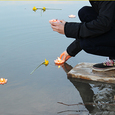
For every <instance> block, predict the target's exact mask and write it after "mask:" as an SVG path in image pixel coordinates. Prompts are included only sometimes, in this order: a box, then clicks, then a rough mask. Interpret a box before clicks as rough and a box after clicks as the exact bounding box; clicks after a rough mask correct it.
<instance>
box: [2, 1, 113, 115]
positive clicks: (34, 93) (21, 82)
mask: <svg viewBox="0 0 115 115" xmlns="http://www.w3.org/2000/svg"><path fill="white" fill-rule="evenodd" d="M84 5H89V3H88V1H81V2H80V1H76V2H67V1H61V2H59V1H55V2H53V1H52V2H50V1H44V2H41V1H38V2H16V1H12V2H2V1H1V2H0V41H1V42H0V77H3V78H7V79H8V83H7V84H5V85H1V86H0V91H1V93H0V98H1V100H0V115H57V114H60V115H77V114H81V115H88V114H96V113H97V112H103V113H107V112H108V111H109V112H114V110H113V108H114V106H111V107H110V106H109V107H108V106H107V107H108V108H107V107H106V109H104V107H105V106H106V105H104V107H103V106H99V105H97V106H92V105H90V106H84V105H75V106H66V105H63V104H60V103H58V102H63V103H67V104H78V103H86V102H93V103H95V102H97V101H98V102H100V100H97V99H100V97H101V94H103V93H102V92H103V90H104V91H105V93H104V94H103V95H105V94H108V95H107V97H106V98H104V99H105V100H102V102H108V99H110V98H111V101H110V100H109V101H110V102H111V103H112V102H113V96H114V86H113V85H110V84H102V83H90V82H84V81H79V80H74V79H68V78H67V74H66V72H67V71H69V70H70V69H71V68H72V67H74V66H75V65H76V64H77V63H79V62H102V61H103V60H104V59H105V57H99V56H94V55H90V54H86V53H85V52H84V51H82V52H80V53H79V54H78V55H77V56H76V57H75V58H71V59H70V60H68V61H67V64H66V65H65V66H64V67H61V68H58V67H57V66H55V64H54V60H55V59H56V58H57V57H58V56H59V55H60V54H61V53H62V52H63V51H64V50H66V47H67V46H68V45H69V44H70V43H71V42H72V41H73V40H74V39H71V38H66V37H65V36H64V35H60V34H58V33H56V32H53V30H52V29H51V27H50V24H49V20H50V19H64V20H65V21H77V22H80V21H79V19H78V17H77V12H78V10H79V9H80V8H81V7H82V6H84ZM34 6H36V7H41V8H42V7H46V8H59V9H62V10H47V11H45V12H41V10H38V11H36V12H33V11H32V8H33V7H34ZM70 14H74V15H76V18H74V19H70V18H68V15H70ZM45 58H46V59H47V60H49V65H48V66H47V67H45V66H44V65H42V66H41V67H40V68H39V69H37V70H36V71H35V72H34V73H33V74H32V75H30V72H31V71H32V70H33V69H35V68H36V67H37V66H38V65H39V64H40V63H42V62H43V61H44V60H45ZM68 68H69V69H68ZM65 70H66V71H65ZM99 94H100V95H99ZM102 99H103V98H102ZM108 103H109V102H108ZM107 110H108V111H107ZM99 114H100V113H99Z"/></svg>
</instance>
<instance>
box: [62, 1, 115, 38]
mask: <svg viewBox="0 0 115 115" xmlns="http://www.w3.org/2000/svg"><path fill="white" fill-rule="evenodd" d="M90 3H91V5H92V7H93V8H94V10H95V11H96V12H97V13H98V16H97V19H95V20H92V21H90V22H81V23H75V22H66V24H65V27H64V31H65V35H66V37H71V38H76V39H77V38H79V39H80V38H88V37H92V38H93V37H96V36H99V35H101V34H104V33H105V32H107V31H109V30H110V29H111V28H112V27H115V1H104V0H103V1H90Z"/></svg>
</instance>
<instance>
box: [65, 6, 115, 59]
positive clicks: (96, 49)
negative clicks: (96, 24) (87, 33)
mask: <svg viewBox="0 0 115 115" xmlns="http://www.w3.org/2000/svg"><path fill="white" fill-rule="evenodd" d="M78 15H79V18H80V20H81V22H90V21H92V20H94V19H96V18H97V16H98V14H97V13H96V12H95V11H94V9H93V8H92V7H89V6H85V7H83V8H81V9H80V10H79V12H78ZM82 49H83V50H84V51H85V52H87V53H90V54H94V55H100V56H107V57H109V58H110V59H115V28H111V30H110V31H108V32H107V33H105V34H103V35H100V36H98V37H95V38H82V39H79V40H78V39H77V40H75V41H74V42H73V43H71V44H70V45H69V46H68V48H67V52H68V53H70V55H71V56H75V55H76V54H77V53H78V52H80V51H81V50H82Z"/></svg>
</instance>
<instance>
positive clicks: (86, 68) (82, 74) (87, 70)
mask: <svg viewBox="0 0 115 115" xmlns="http://www.w3.org/2000/svg"><path fill="white" fill-rule="evenodd" d="M94 64H95V63H79V64H77V65H76V66H75V67H74V68H73V69H71V70H70V71H69V72H68V73H67V75H68V78H79V79H85V80H91V81H100V82H107V83H115V70H110V71H106V72H97V71H94V70H92V66H93V65H94Z"/></svg>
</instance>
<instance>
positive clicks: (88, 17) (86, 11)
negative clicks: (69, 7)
mask: <svg viewBox="0 0 115 115" xmlns="http://www.w3.org/2000/svg"><path fill="white" fill-rule="evenodd" d="M78 16H79V19H80V20H81V22H89V21H92V20H93V19H96V17H97V13H96V12H95V11H94V9H93V8H92V7H90V6H84V7H82V8H81V9H80V10H79V11H78Z"/></svg>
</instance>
